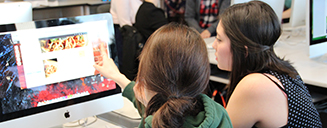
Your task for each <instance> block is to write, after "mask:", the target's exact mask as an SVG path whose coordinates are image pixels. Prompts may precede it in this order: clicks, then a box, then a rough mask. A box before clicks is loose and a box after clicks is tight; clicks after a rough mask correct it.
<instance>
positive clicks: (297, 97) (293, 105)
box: [265, 71, 322, 128]
mask: <svg viewBox="0 0 327 128" xmlns="http://www.w3.org/2000/svg"><path fill="white" fill-rule="evenodd" d="M265 73H268V74H271V75H273V76H275V77H276V78H277V79H278V80H279V81H280V82H281V84H282V85H283V86H284V88H282V87H280V85H279V84H277V83H276V82H275V81H273V80H272V79H270V78H269V77H268V78H269V79H270V80H272V81H273V82H274V83H275V84H276V85H277V86H278V87H279V88H280V89H281V90H283V91H284V92H285V93H286V95H287V101H288V121H287V124H286V125H285V126H283V128H286V127H287V128H321V127H322V123H321V120H320V117H319V113H318V111H317V109H316V108H315V106H314V104H313V102H312V98H311V95H310V93H309V90H308V88H307V87H306V86H305V85H304V82H303V81H302V79H301V77H300V76H297V78H296V79H294V78H292V77H290V76H288V75H284V74H279V73H277V72H275V71H266V72H265Z"/></svg>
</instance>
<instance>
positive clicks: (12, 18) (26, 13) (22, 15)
mask: <svg viewBox="0 0 327 128" xmlns="http://www.w3.org/2000/svg"><path fill="white" fill-rule="evenodd" d="M0 12H1V20H0V25H1V24H10V23H21V22H28V21H32V19H33V13H32V4H31V3H30V2H23V1H22V2H7V3H0Z"/></svg>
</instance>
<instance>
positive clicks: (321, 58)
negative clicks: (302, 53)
mask: <svg viewBox="0 0 327 128" xmlns="http://www.w3.org/2000/svg"><path fill="white" fill-rule="evenodd" d="M311 59H312V60H314V61H317V62H320V63H324V64H327V53H325V54H323V55H321V56H318V57H314V58H311Z"/></svg>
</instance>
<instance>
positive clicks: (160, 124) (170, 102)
mask: <svg viewBox="0 0 327 128" xmlns="http://www.w3.org/2000/svg"><path fill="white" fill-rule="evenodd" d="M159 95H160V94H157V95H156V96H154V97H153V98H152V99H151V101H150V102H149V104H148V105H149V108H150V109H148V111H147V112H146V113H147V114H153V113H154V115H153V119H152V127H153V128H181V127H182V126H183V123H184V117H185V116H186V115H190V112H191V111H193V110H194V107H195V104H196V103H195V102H196V100H195V98H193V97H169V98H166V100H167V101H166V102H161V101H160V100H164V99H165V97H163V96H159ZM146 116H148V115H146Z"/></svg>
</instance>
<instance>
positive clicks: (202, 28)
mask: <svg viewBox="0 0 327 128" xmlns="http://www.w3.org/2000/svg"><path fill="white" fill-rule="evenodd" d="M229 6H230V0H187V1H186V8H185V9H186V10H185V21H186V23H187V24H188V25H189V26H190V27H193V28H195V29H196V30H197V31H198V32H199V33H201V37H202V38H208V37H211V36H215V33H216V32H215V31H216V28H217V25H218V22H219V19H218V15H219V14H221V13H222V12H224V10H225V9H226V8H227V7H229Z"/></svg>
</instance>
